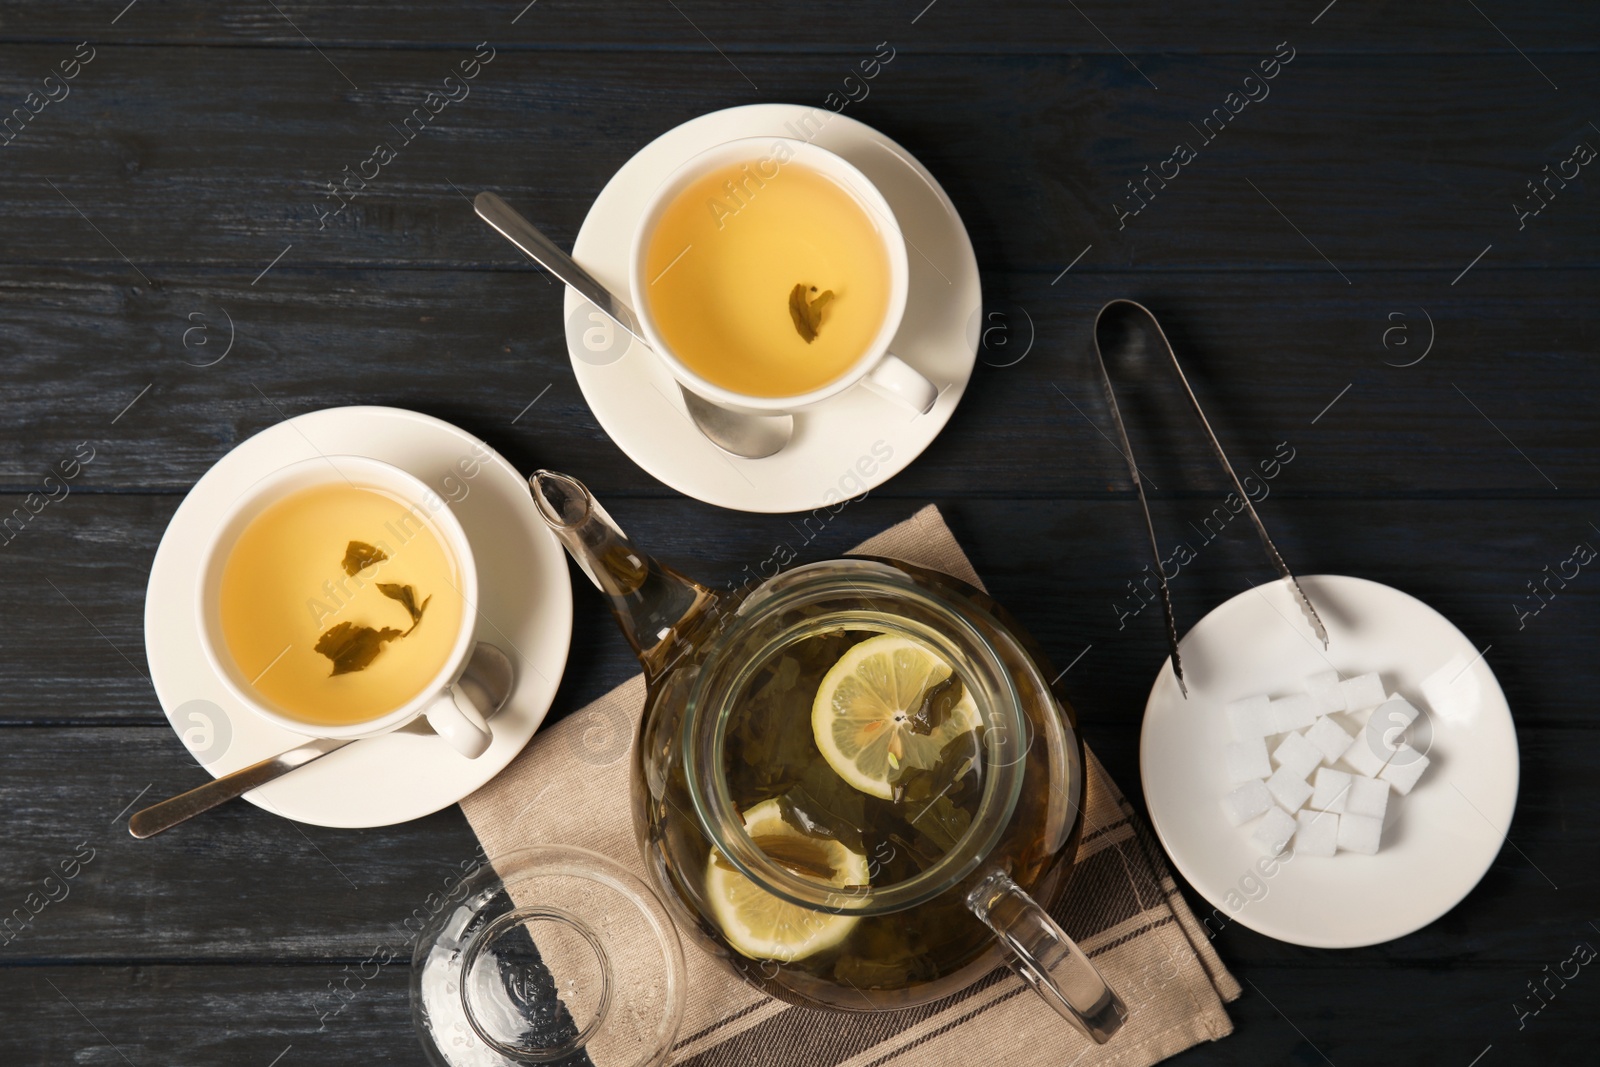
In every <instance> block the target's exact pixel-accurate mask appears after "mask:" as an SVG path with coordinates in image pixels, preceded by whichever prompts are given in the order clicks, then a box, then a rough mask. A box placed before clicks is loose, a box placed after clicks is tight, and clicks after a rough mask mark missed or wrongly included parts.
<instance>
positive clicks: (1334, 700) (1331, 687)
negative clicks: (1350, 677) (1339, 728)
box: [1306, 671, 1345, 715]
mask: <svg viewBox="0 0 1600 1067" xmlns="http://www.w3.org/2000/svg"><path fill="white" fill-rule="evenodd" d="M1306 692H1307V693H1309V694H1311V699H1312V700H1314V701H1315V702H1316V705H1317V710H1318V711H1319V712H1321V713H1322V714H1324V715H1331V714H1333V713H1334V712H1336V711H1344V710H1345V702H1344V690H1343V689H1340V688H1339V672H1338V671H1323V672H1322V673H1321V674H1313V675H1312V676H1311V677H1309V678H1307V679H1306Z"/></svg>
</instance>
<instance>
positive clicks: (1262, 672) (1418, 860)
mask: <svg viewBox="0 0 1600 1067" xmlns="http://www.w3.org/2000/svg"><path fill="white" fill-rule="evenodd" d="M1300 584H1301V586H1302V587H1303V588H1304V589H1305V592H1306V595H1307V596H1308V597H1309V598H1310V599H1311V603H1312V604H1313V605H1315V606H1316V609H1317V614H1318V615H1319V616H1320V617H1321V618H1322V621H1323V624H1324V625H1325V626H1326V627H1327V629H1328V637H1329V644H1328V648H1327V650H1326V651H1324V650H1323V648H1322V644H1321V642H1320V641H1318V640H1317V639H1316V637H1315V635H1314V634H1313V633H1312V632H1311V627H1310V625H1309V624H1308V623H1307V622H1306V620H1305V618H1304V617H1303V616H1302V615H1301V614H1300V609H1299V607H1298V605H1297V602H1296V601H1295V600H1294V599H1293V597H1292V594H1291V592H1290V590H1289V588H1288V586H1287V585H1286V584H1285V583H1284V582H1282V581H1278V582H1273V583H1270V584H1267V585H1262V586H1258V587H1256V588H1254V589H1249V590H1246V591H1245V592H1243V593H1240V594H1239V595H1238V596H1236V597H1234V598H1233V599H1232V600H1229V601H1228V602H1227V603H1225V604H1223V605H1221V606H1220V607H1218V608H1216V609H1215V610H1214V611H1212V612H1211V614H1209V615H1207V616H1206V617H1205V618H1204V619H1201V620H1200V622H1199V623H1198V624H1197V625H1196V626H1195V627H1194V629H1192V630H1190V631H1189V633H1188V634H1187V635H1186V636H1185V637H1184V638H1183V640H1182V641H1181V642H1179V644H1178V651H1179V654H1180V655H1181V656H1182V657H1183V671H1184V678H1185V681H1186V682H1187V683H1188V686H1189V698H1188V699H1187V700H1185V699H1184V698H1183V696H1182V694H1181V693H1180V692H1179V691H1178V682H1177V678H1176V677H1175V676H1174V675H1173V673H1172V661H1171V659H1170V658H1169V659H1168V661H1167V663H1166V665H1165V666H1164V667H1163V668H1162V669H1161V673H1160V674H1159V675H1158V676H1157V677H1156V682H1155V685H1154V687H1152V689H1151V690H1150V700H1149V702H1148V703H1147V704H1146V705H1145V713H1144V730H1143V733H1142V735H1141V737H1140V742H1139V773H1140V777H1141V778H1142V779H1143V780H1144V796H1145V802H1146V803H1147V804H1148V805H1149V808H1150V821H1151V823H1153V824H1154V826H1155V830H1156V834H1157V835H1158V836H1159V837H1160V838H1161V843H1162V845H1163V846H1164V847H1165V848H1166V850H1167V855H1169V856H1171V857H1172V862H1173V864H1174V865H1175V866H1176V867H1177V868H1178V870H1179V871H1180V872H1182V874H1183V876H1184V877H1185V878H1187V879H1188V880H1189V884H1190V885H1192V886H1194V888H1195V890H1196V891H1197V892H1199V894H1200V895H1201V896H1203V897H1205V898H1206V900H1208V901H1210V902H1211V904H1212V906H1213V907H1214V908H1215V909H1216V913H1215V916H1216V917H1217V918H1219V919H1221V920H1237V921H1238V922H1240V923H1243V924H1244V925H1245V926H1248V927H1250V928H1251V929H1252V930H1256V931H1259V932H1260V933H1263V934H1266V935H1267V936H1268V937H1274V938H1277V939H1278V940H1280V941H1288V942H1290V943H1292V944H1296V945H1307V946H1311V947H1313V948H1356V947H1358V946H1361V945H1375V944H1378V943H1380V942H1383V941H1391V940H1393V939H1394V938H1397V937H1403V936H1404V935H1406V934H1409V933H1411V932H1413V931H1415V930H1418V929H1421V928H1422V927H1424V926H1426V925H1427V924H1428V923H1430V922H1432V921H1433V920H1435V919H1437V918H1439V917H1440V916H1441V915H1443V914H1445V912H1447V911H1449V910H1450V909H1451V908H1453V907H1455V906H1456V904H1457V903H1459V902H1460V901H1461V899H1462V898H1463V897H1465V896H1466V895H1467V894H1468V893H1469V892H1471V890H1472V887H1473V886H1475V885H1477V884H1478V880H1479V879H1480V878H1482V877H1483V875H1484V872H1485V871H1487V870H1488V869H1489V864H1490V863H1492V862H1493V861H1494V858H1495V856H1496V855H1497V854H1498V853H1499V851H1500V848H1501V845H1502V844H1503V843H1504V842H1505V834H1506V830H1507V829H1508V828H1509V827H1510V825H1511V813H1512V809H1514V808H1515V807H1516V803H1517V777H1518V761H1517V735H1516V730H1515V729H1514V728H1513V726H1512V723H1511V709H1510V708H1508V707H1507V706H1506V698H1505V694H1504V693H1502V692H1501V691H1500V685H1499V683H1498V682H1496V681H1495V678H1494V673H1493V672H1492V671H1490V670H1489V665H1488V664H1487V663H1485V662H1484V660H1483V657H1482V656H1481V655H1479V654H1478V650H1477V649H1476V648H1475V647H1474V646H1473V645H1472V642H1470V641H1468V640H1467V638H1466V637H1465V636H1464V635H1463V634H1462V633H1461V631H1460V630H1457V629H1456V628H1455V627H1454V626H1452V625H1451V624H1450V622H1449V621H1448V620H1447V619H1445V617H1444V616H1442V615H1440V614H1439V613H1438V612H1437V611H1434V610H1433V609H1432V608H1430V607H1429V606H1428V605H1426V604H1424V603H1423V602H1422V601H1420V600H1418V599H1416V598H1415V597H1412V596H1408V595H1407V594H1405V593H1402V592H1400V591H1399V590H1398V589H1391V588H1390V587H1388V586H1386V585H1380V584H1379V583H1377V582H1370V581H1367V580H1365V579H1363V578H1349V577H1343V576H1339V575H1326V574H1323V575H1314V576H1312V577H1309V578H1301V579H1300ZM1330 669H1333V670H1337V671H1338V672H1339V673H1340V675H1342V676H1343V677H1346V678H1348V677H1350V676H1352V675H1355V674H1363V673H1366V672H1369V671H1376V672H1378V674H1379V675H1380V676H1381V677H1382V679H1383V684H1384V686H1385V687H1386V689H1387V690H1388V692H1390V693H1398V694H1399V695H1401V696H1404V697H1405V698H1406V699H1407V700H1409V701H1410V702H1411V703H1412V704H1414V705H1416V707H1418V708H1419V709H1420V710H1421V711H1422V713H1423V717H1422V718H1419V719H1418V725H1419V726H1420V727H1422V728H1421V729H1420V730H1417V729H1414V730H1413V731H1411V733H1412V735H1413V736H1421V737H1426V736H1427V734H1428V731H1429V730H1431V735H1432V743H1431V747H1429V748H1428V751H1427V753H1426V754H1427V756H1428V758H1429V760H1430V761H1431V762H1430V765H1429V767H1428V768H1427V770H1426V772H1425V773H1424V774H1423V776H1422V779H1421V780H1420V781H1419V782H1418V783H1417V785H1416V787H1415V788H1413V789H1412V791H1411V793H1410V795H1409V796H1400V795H1399V794H1396V793H1393V792H1391V793H1390V795H1389V808H1388V813H1387V816H1386V818H1385V819H1384V827H1383V840H1382V845H1381V847H1380V849H1379V851H1378V854H1377V855H1375V856H1364V855H1359V854H1357V853H1351V852H1339V853H1338V854H1336V855H1334V856H1332V857H1320V856H1290V857H1289V859H1288V861H1287V862H1281V857H1280V862H1279V863H1277V864H1276V865H1273V864H1268V865H1265V868H1263V867H1262V866H1258V862H1259V861H1260V860H1261V859H1262V858H1263V856H1264V853H1262V851H1261V850H1260V849H1259V848H1258V847H1257V845H1256V844H1255V842H1254V841H1252V840H1251V838H1250V833H1249V828H1250V827H1251V826H1252V825H1253V824H1252V823H1246V824H1245V826H1243V827H1234V826H1230V825H1229V824H1228V821H1227V819H1226V818H1225V817H1224V816H1223V812H1222V797H1223V796H1224V795H1225V794H1227V793H1228V792H1229V791H1230V789H1231V788H1232V786H1231V785H1229V783H1228V780H1227V776H1226V774H1225V773H1224V770H1223V754H1222V752H1223V745H1224V744H1226V743H1227V742H1228V741H1230V740H1232V739H1233V738H1232V736H1231V733H1230V730H1229V727H1228V720H1227V715H1226V713H1225V712H1224V710H1223V709H1224V706H1225V705H1227V704H1228V703H1229V702H1231V701H1234V700H1239V699H1242V698H1244V697H1248V696H1253V695H1255V694H1258V693H1266V694H1268V695H1270V696H1273V697H1279V696H1287V695H1289V694H1291V693H1303V692H1305V685H1304V680H1305V678H1306V676H1308V675H1311V674H1316V673H1318V672H1321V671H1327V670H1330ZM1432 676H1436V678H1435V681H1434V682H1432V683H1430V685H1429V687H1428V693H1429V697H1428V698H1426V699H1425V697H1424V694H1423V682H1424V680H1425V679H1428V678H1430V677H1432ZM1452 678H1453V679H1454V680H1453V681H1451V680H1450V679H1452ZM1441 682H1442V684H1441ZM1292 848H1293V845H1292V843H1291V850H1292ZM1264 869H1265V870H1267V871H1270V872H1271V873H1263V870H1264Z"/></svg>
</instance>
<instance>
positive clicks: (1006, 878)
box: [529, 471, 1127, 1042]
mask: <svg viewBox="0 0 1600 1067" xmlns="http://www.w3.org/2000/svg"><path fill="white" fill-rule="evenodd" d="M529 481H530V484H531V486H532V488H533V495H534V499H535V501H536V502H537V504H538V507H539V510H540V513H541V515H542V516H543V518H544V520H545V521H546V523H548V524H549V526H550V528H551V529H552V530H553V531H554V532H555V534H556V536H557V537H558V538H559V539H560V540H561V542H562V543H563V544H564V545H565V546H566V548H567V551H568V552H570V553H571V555H572V557H573V559H575V560H576V561H577V563H578V566H579V567H580V568H582V570H583V571H584V573H585V574H587V575H588V576H589V578H590V579H591V580H592V581H593V582H594V584H595V585H596V586H598V587H599V589H600V590H601V592H603V593H604V594H606V596H607V598H608V599H609V601H610V606H611V611H612V613H613V614H614V615H615V616H616V620H617V623H618V625H620V626H621V628H622V631H623V634H624V635H625V636H626V638H627V640H628V643H629V644H630V645H631V646H632V648H633V650H634V652H635V653H636V654H637V656H638V658H639V662H640V664H641V665H642V667H643V669H644V677H645V683H646V690H647V696H646V700H645V708H644V715H643V718H642V720H641V724H640V728H639V735H638V737H637V739H636V743H635V745H634V749H633V789H632V794H633V795H632V802H633V815H634V826H635V830H636V831H637V834H638V837H639V842H640V847H641V848H642V850H643V852H644V857H645V865H646V867H647V868H648V869H649V872H650V876H651V878H652V880H653V881H654V883H655V886H656V888H657V890H658V891H659V892H660V894H661V896H662V898H663V899H664V901H665V902H666V904H667V905H668V907H669V909H670V910H671V911H672V913H673V916H674V918H675V919H676V920H677V922H678V924H679V926H680V927H681V928H682V929H683V930H686V931H688V932H689V933H690V935H691V936H692V937H693V938H694V939H695V940H696V941H698V943H699V944H700V945H701V947H703V948H705V949H706V950H707V951H709V952H711V953H712V954H713V955H714V956H716V957H717V958H718V959H720V960H721V961H723V962H724V963H725V964H726V965H727V966H729V967H730V968H731V969H732V970H733V971H734V972H735V973H737V974H738V975H740V976H741V977H742V978H744V979H745V980H746V981H748V982H750V983H751V984H753V985H755V986H756V987H758V988H759V989H761V990H762V991H764V992H766V993H768V994H770V995H772V996H775V997H779V998H781V999H783V1000H786V1001H788V1002H791V1003H794V1004H799V1005H803V1006H806V1007H811V1008H821V1009H834V1010H844V1011H862V1010H868V1011H871V1010H886V1009H895V1008H904V1007H910V1006H913V1005H919V1004H926V1003H928V1002H931V1001H934V1000H938V999H940V998H942V997H945V996H948V995H949V994H951V993H954V992H956V991H958V990H960V989H963V988H965V987H967V986H968V985H970V984H972V983H973V982H976V981H977V980H978V979H980V978H982V977H983V976H984V975H985V974H987V973H989V972H990V971H991V970H992V969H993V968H994V967H995V966H997V965H998V964H1000V963H1002V962H1004V963H1007V964H1009V965H1010V966H1011V967H1012V968H1013V969H1014V970H1015V971H1016V972H1017V973H1018V974H1020V975H1021V976H1022V978H1023V979H1024V980H1026V981H1027V982H1028V984H1029V985H1031V986H1032V987H1033V989H1034V990H1035V991H1036V992H1038V993H1039V995H1040V996H1041V997H1043V998H1044V1000H1045V1001H1046V1002H1047V1003H1048V1004H1049V1005H1050V1007H1051V1008H1053V1009H1054V1010H1055V1011H1056V1012H1058V1013H1059V1014H1060V1015H1061V1016H1062V1017H1063V1018H1065V1019H1066V1020H1068V1021H1069V1022H1071V1023H1073V1024H1074V1025H1076V1026H1078V1027H1079V1028H1080V1029H1082V1030H1083V1031H1084V1032H1085V1033H1086V1034H1088V1035H1089V1036H1090V1037H1092V1038H1093V1039H1094V1040H1095V1041H1097V1042H1104V1041H1106V1040H1107V1039H1109V1038H1110V1036H1111V1035H1112V1034H1113V1033H1114V1032H1115V1031H1116V1030H1117V1028H1118V1027H1119V1026H1120V1025H1121V1024H1122V1021H1123V1019H1124V1018H1125V1017H1126V1015H1127V1012H1126V1009H1125V1008H1124V1006H1123V1004H1122V1002H1121V1001H1120V1000H1119V999H1118V997H1117V996H1116V994H1115V993H1113V992H1112V991H1111V989H1110V988H1109V987H1108V986H1107V985H1106V983H1105V981H1104V980H1103V979H1102V978H1101V976H1100V974H1099V972H1098V971H1097V970H1096V969H1095V967H1094V965H1093V964H1092V963H1090V962H1089V960H1088V958H1087V957H1086V956H1085V955H1084V954H1083V952H1082V951H1081V950H1080V949H1079V948H1078V947H1077V946H1076V945H1075V944H1073V942H1072V941H1071V939H1070V938H1068V937H1067V935H1066V934H1065V933H1064V932H1063V931H1062V930H1061V928H1060V926H1058V925H1057V924H1056V922H1055V921H1054V920H1053V919H1051V918H1050V916H1049V914H1048V913H1047V912H1046V910H1045V907H1046V906H1048V905H1050V904H1052V903H1054V902H1055V901H1056V900H1057V899H1058V898H1059V897H1060V896H1061V895H1062V894H1063V893H1064V891H1065V890H1066V887H1067V882H1068V874H1069V871H1070V868H1071V866H1072V862H1071V861H1072V857H1073V855H1074V853H1075V852H1076V846H1077V842H1078V835H1079V833H1080V831H1081V828H1082V822H1083V819H1082V800H1083V791H1084V773H1083V768H1084V763H1083V748H1082V742H1081V741H1080V740H1079V738H1078V736H1077V732H1076V729H1075V722H1074V716H1073V713H1072V711H1071V708H1070V707H1069V706H1068V705H1067V704H1066V703H1065V701H1062V700H1060V699H1059V698H1057V697H1056V696H1054V695H1053V694H1052V692H1051V687H1050V684H1049V682H1047V681H1046V677H1047V675H1046V673H1045V670H1044V668H1043V666H1042V662H1043V657H1042V656H1041V655H1040V654H1039V653H1038V650H1037V648H1036V646H1034V645H1033V643H1032V641H1031V639H1029V638H1028V637H1027V636H1026V635H1025V634H1024V633H1023V632H1022V631H1021V629H1020V628H1019V627H1018V626H1017V624H1016V623H1015V622H1014V621H1013V620H1012V619H1011V618H1010V617H1009V615H1007V614H1006V613H1005V612H1004V611H1003V610H1002V609H1001V608H1000V607H999V605H997V604H996V603H995V602H994V601H993V600H991V599H990V598H989V597H988V596H986V595H985V594H983V593H982V592H980V591H978V590H976V589H973V588H972V587H970V586H968V585H966V584H965V583H962V582H960V581H958V580H956V579H954V578H951V577H949V576H947V575H943V574H939V573H936V572H933V571H929V570H926V569H923V568H920V567H916V566H913V565H911V564H908V563H904V562H901V561H897V560H892V559H882V558H868V557H853V558H847V559H837V560H829V561H826V562H821V563H813V564H809V565H805V566H800V567H795V568H793V569H791V570H788V571H786V572H784V573H782V574H780V575H778V576H776V577H774V578H771V579H769V580H767V581H765V582H764V583H762V584H760V585H758V586H753V587H747V588H743V589H733V590H713V589H712V588H710V587H708V586H705V585H702V584H700V583H699V582H696V581H693V580H692V579H690V578H687V577H685V576H683V575H682V574H679V573H678V572H677V571H675V570H673V569H671V568H669V567H667V566H664V565H663V564H661V563H659V562H657V561H656V560H654V559H652V558H650V557H649V556H647V555H645V554H644V553H642V552H640V551H639V550H638V549H636V548H635V547H634V546H633V544H632V542H631V541H629V539H628V537H627V536H626V535H625V534H624V533H623V532H622V531H621V530H619V529H618V528H617V526H616V525H615V524H614V523H613V522H612V521H611V518H610V516H608V515H607V514H606V512H605V511H604V510H603V509H602V508H601V507H600V505H599V504H598V503H596V502H595V501H594V500H593V498H592V497H590V495H589V492H588V490H587V489H585V488H584V486H583V485H582V484H580V483H579V482H577V481H576V480H574V479H572V478H570V477H568V476H566V475H563V474H556V473H553V472H551V471H539V472H538V473H536V474H535V475H534V476H533V477H532V478H531V479H530V480H529ZM1041 905H1043V906H1041Z"/></svg>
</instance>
